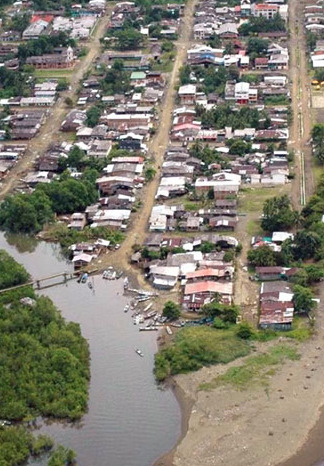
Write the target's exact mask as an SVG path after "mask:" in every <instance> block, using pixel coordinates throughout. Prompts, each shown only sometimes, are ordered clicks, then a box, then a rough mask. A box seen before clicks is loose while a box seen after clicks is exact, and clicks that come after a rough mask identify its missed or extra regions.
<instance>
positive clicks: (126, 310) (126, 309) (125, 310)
mask: <svg viewBox="0 0 324 466" xmlns="http://www.w3.org/2000/svg"><path fill="white" fill-rule="evenodd" d="M128 311H129V304H126V306H125V307H124V312H128Z"/></svg>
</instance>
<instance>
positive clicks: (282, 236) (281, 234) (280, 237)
mask: <svg viewBox="0 0 324 466" xmlns="http://www.w3.org/2000/svg"><path fill="white" fill-rule="evenodd" d="M289 238H291V239H293V238H294V235H293V234H292V233H288V232H286V231H274V232H273V233H272V241H273V242H278V243H279V242H284V241H285V240H286V239H289Z"/></svg>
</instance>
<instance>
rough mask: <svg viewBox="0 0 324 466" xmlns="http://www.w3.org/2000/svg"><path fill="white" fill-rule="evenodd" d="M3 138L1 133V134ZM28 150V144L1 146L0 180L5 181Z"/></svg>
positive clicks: (4, 144)
mask: <svg viewBox="0 0 324 466" xmlns="http://www.w3.org/2000/svg"><path fill="white" fill-rule="evenodd" d="M0 137H1V132H0ZM26 149H27V145H26V144H17V145H12V144H6V143H3V144H0V180H2V179H4V178H5V177H6V176H7V174H8V173H9V171H10V170H11V168H13V167H14V165H15V164H16V162H17V161H18V159H19V158H21V157H22V156H23V155H24V154H25V152H26Z"/></svg>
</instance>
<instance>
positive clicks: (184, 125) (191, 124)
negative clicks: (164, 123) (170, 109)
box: [172, 123, 200, 131]
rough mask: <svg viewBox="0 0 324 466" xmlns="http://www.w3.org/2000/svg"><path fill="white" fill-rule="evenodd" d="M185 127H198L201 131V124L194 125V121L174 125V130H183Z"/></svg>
mask: <svg viewBox="0 0 324 466" xmlns="http://www.w3.org/2000/svg"><path fill="white" fill-rule="evenodd" d="M183 129H196V130H197V131H199V129H200V126H199V125H194V124H193V123H184V124H183V125H176V126H174V127H173V130H172V131H182V130H183Z"/></svg>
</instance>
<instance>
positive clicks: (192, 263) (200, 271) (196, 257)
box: [132, 233, 238, 311]
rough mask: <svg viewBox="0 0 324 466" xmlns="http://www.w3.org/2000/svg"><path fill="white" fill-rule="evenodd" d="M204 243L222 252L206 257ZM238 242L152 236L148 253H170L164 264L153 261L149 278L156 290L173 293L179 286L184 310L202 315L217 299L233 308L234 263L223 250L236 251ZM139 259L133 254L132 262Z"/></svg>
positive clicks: (203, 236) (211, 237)
mask: <svg viewBox="0 0 324 466" xmlns="http://www.w3.org/2000/svg"><path fill="white" fill-rule="evenodd" d="M204 243H208V244H213V245H214V246H217V247H218V248H219V249H223V250H220V251H214V252H210V253H204V252H202V251H201V249H203V248H202V246H203V244H204ZM237 245H238V241H237V240H236V238H234V237H231V236H226V235H217V234H212V233H209V234H200V235H199V236H197V235H195V236H193V237H191V238H183V237H174V236H172V237H167V236H164V235H162V234H158V233H153V234H150V235H149V236H148V237H147V238H146V240H145V242H144V246H145V248H147V249H148V250H149V251H159V250H161V248H166V249H167V250H169V251H172V250H176V251H177V250H181V251H183V252H177V253H174V254H172V253H169V254H168V255H167V257H166V259H164V260H155V261H150V262H148V263H147V264H145V265H144V267H145V268H146V271H147V275H146V276H147V277H148V279H149V280H150V281H151V283H152V285H153V286H154V287H155V288H158V289H163V290H170V289H172V288H174V287H175V286H176V285H177V284H179V286H180V288H181V303H182V306H183V308H184V309H185V310H188V311H199V309H200V308H201V307H202V306H203V305H204V304H208V303H210V302H212V301H213V299H215V298H216V297H217V298H218V299H220V300H221V302H223V303H224V304H230V303H231V302H232V297H233V286H234V285H233V278H234V267H233V263H232V261H231V260H226V259H227V258H226V255H225V252H224V250H229V249H231V248H235V247H236V246H237ZM138 260H139V257H138V255H137V254H134V257H133V258H132V261H133V262H137V261H138Z"/></svg>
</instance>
